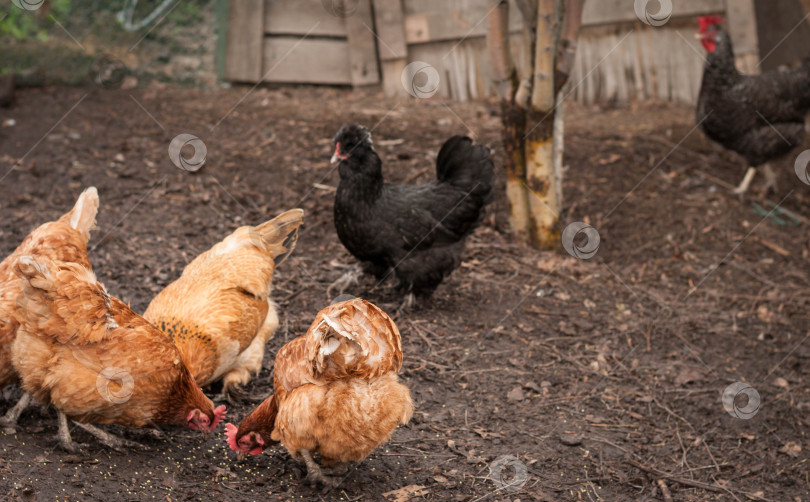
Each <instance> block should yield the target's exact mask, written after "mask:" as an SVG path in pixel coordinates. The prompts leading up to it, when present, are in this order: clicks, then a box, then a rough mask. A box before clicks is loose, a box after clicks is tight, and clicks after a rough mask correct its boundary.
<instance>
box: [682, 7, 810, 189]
mask: <svg viewBox="0 0 810 502" xmlns="http://www.w3.org/2000/svg"><path fill="white" fill-rule="evenodd" d="M698 22H699V23H700V31H699V32H698V38H700V41H701V43H702V44H703V47H704V48H705V49H706V51H707V53H708V54H707V55H706V66H705V68H704V70H703V82H702V84H701V88H700V97H699V98H698V106H697V120H698V122H699V123H700V124H701V127H702V128H703V132H705V133H706V136H708V137H709V138H711V139H712V140H714V141H716V142H717V143H720V144H721V145H722V146H723V147H725V148H728V149H729V150H734V151H735V152H737V153H739V154H740V155H742V156H743V157H745V159H746V160H747V161H748V165H749V166H750V167H749V169H748V171H747V172H746V174H745V178H744V179H743V181H742V183H740V185H739V186H738V187H737V189H735V193H739V194H742V193H745V191H746V190H747V189H748V186H749V185H750V183H751V179H752V177H753V176H754V173H755V172H756V171H755V169H754V168H755V167H756V166H760V165H762V166H763V168H764V170H765V175H766V177H767V186H766V190H767V189H769V188H772V187H774V186H775V182H776V177H775V175H774V173H773V170H772V169H771V168H770V166H769V165H768V162H769V161H770V160H773V159H775V158H778V157H780V156H782V155H785V154H787V153H788V152H790V151H791V150H792V149H793V147H795V146H796V145H799V144H800V143H801V142H802V140H803V138H804V134H805V125H804V120H805V116H806V115H807V112H808V110H810V59H807V60H805V61H804V62H803V63H802V65H801V66H798V67H796V68H794V69H791V70H788V71H777V70H774V71H769V72H766V73H763V74H762V75H756V76H749V75H742V74H741V73H740V72H739V71H737V68H736V67H735V66H734V50H733V48H732V45H731V38H730V37H729V35H728V33H726V31H725V30H723V28H721V27H720V23H722V22H723V18H721V17H718V16H705V17H699V18H698Z"/></svg>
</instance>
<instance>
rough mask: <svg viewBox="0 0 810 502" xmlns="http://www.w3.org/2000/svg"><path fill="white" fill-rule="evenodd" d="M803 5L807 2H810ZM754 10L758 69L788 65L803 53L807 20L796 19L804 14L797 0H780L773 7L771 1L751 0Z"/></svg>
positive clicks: (808, 40)
mask: <svg viewBox="0 0 810 502" xmlns="http://www.w3.org/2000/svg"><path fill="white" fill-rule="evenodd" d="M807 5H808V6H810V2H807ZM754 12H755V13H756V14H755V16H756V20H757V37H758V39H759V40H758V46H759V54H760V57H761V59H762V63H761V64H760V67H761V69H762V71H767V70H772V69H775V68H778V67H779V66H781V65H790V64H793V63H796V62H797V61H801V60H802V59H804V58H805V57H807V55H808V47H810V24H808V23H801V22H800V21H799V20H800V19H803V18H805V16H806V13H805V10H804V7H803V6H802V4H801V2H799V1H798V0H780V2H779V8H778V9H775V8H774V6H773V2H772V1H765V0H755V1H754ZM807 13H810V11H807ZM807 19H808V20H810V17H808V18H807Z"/></svg>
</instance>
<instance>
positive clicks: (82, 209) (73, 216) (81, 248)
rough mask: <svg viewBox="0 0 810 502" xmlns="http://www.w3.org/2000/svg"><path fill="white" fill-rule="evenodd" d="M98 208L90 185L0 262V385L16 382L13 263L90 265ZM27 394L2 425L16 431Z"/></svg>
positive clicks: (17, 288) (17, 286)
mask: <svg viewBox="0 0 810 502" xmlns="http://www.w3.org/2000/svg"><path fill="white" fill-rule="evenodd" d="M97 212H98V192H97V191H96V189H95V187H89V188H87V189H86V190H85V191H84V192H82V194H81V195H79V198H78V200H77V201H76V204H75V205H74V206H73V209H71V210H70V211H68V212H67V213H66V214H64V215H63V216H62V217H61V218H59V219H58V220H56V221H51V222H48V223H45V224H43V225H41V226H39V227H38V228H36V229H35V230H34V231H33V232H31V233H30V234H28V236H27V237H26V238H25V239H23V241H22V243H21V244H20V245H19V246H18V247H17V249H15V250H14V252H13V253H11V254H10V255H9V256H8V257H7V258H6V259H5V260H3V262H2V263H0V389H2V388H3V387H5V386H7V385H11V384H14V383H17V381H18V380H19V378H18V376H17V372H16V371H15V370H14V367H13V366H12V364H11V344H12V342H13V341H14V338H15V337H16V336H17V326H18V324H17V321H15V320H14V316H13V313H14V311H15V310H16V309H17V297H18V296H19V295H20V292H21V291H22V284H21V283H20V280H19V279H18V278H17V276H16V275H14V270H13V265H14V263H15V262H16V261H17V259H18V258H19V257H20V256H23V255H35V256H44V257H47V258H50V259H52V260H59V261H64V262H73V263H78V264H80V265H82V266H84V267H86V268H88V269H90V259H89V257H88V256H87V240H88V239H89V237H90V230H91V229H92V228H94V227H95V224H96V213H97ZM29 400H30V398H29V396H28V394H25V395H23V397H22V398H21V399H20V401H19V402H18V403H17V405H16V406H14V407H13V408H11V409H10V410H8V413H6V415H5V416H4V417H2V418H0V425H2V426H3V427H4V430H5V431H6V432H8V433H14V431H15V427H16V425H17V419H18V418H19V417H20V413H22V411H23V410H24V409H25V408H26V407H27V406H28V403H29Z"/></svg>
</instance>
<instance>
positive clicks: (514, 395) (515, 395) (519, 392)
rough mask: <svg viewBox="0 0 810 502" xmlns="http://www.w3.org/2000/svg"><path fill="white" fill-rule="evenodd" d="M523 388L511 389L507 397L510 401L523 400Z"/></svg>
mask: <svg viewBox="0 0 810 502" xmlns="http://www.w3.org/2000/svg"><path fill="white" fill-rule="evenodd" d="M524 397H525V396H524V395H523V389H521V388H520V387H515V388H514V389H512V390H510V391H509V393H508V394H506V399H508V400H510V401H523V398H524Z"/></svg>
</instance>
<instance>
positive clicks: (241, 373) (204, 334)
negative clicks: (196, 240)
mask: <svg viewBox="0 0 810 502" xmlns="http://www.w3.org/2000/svg"><path fill="white" fill-rule="evenodd" d="M303 216H304V211H302V210H301V209H291V210H289V211H287V212H285V213H283V214H281V215H279V216H278V217H276V218H274V219H272V220H270V221H267V222H265V223H262V224H261V225H258V226H255V227H249V226H245V227H241V228H238V229H237V230H236V231H235V232H233V233H232V234H231V235H229V236H228V237H226V238H225V239H224V240H223V241H222V242H220V243H218V244H217V245H215V246H214V247H212V248H211V249H210V250H208V251H206V252H205V253H203V254H201V255H200V256H198V257H197V258H195V259H194V261H192V262H191V263H189V264H188V266H186V268H185V269H184V270H183V274H182V275H181V276H180V278H179V279H177V280H176V281H174V282H173V283H171V284H169V285H168V286H166V288H165V289H164V290H163V291H161V292H160V293H159V294H158V295H157V296H156V297H155V298H154V299H153V300H152V302H151V303H150V304H149V307H148V308H147V309H146V312H145V313H144V317H145V318H146V319H147V320H149V321H150V322H152V323H153V324H154V325H155V326H157V327H159V328H160V329H162V330H163V331H164V332H166V333H168V334H169V335H170V336H171V337H172V339H173V340H174V343H175V344H176V345H177V348H178V349H180V353H181V354H182V356H183V361H184V362H185V363H186V365H187V366H188V368H189V369H190V370H191V373H192V374H193V375H194V379H195V380H196V381H197V383H198V384H199V385H200V386H206V385H208V384H210V383H212V382H215V381H217V380H219V379H222V380H223V386H222V390H223V394H224V395H225V396H226V397H227V398H228V400H230V401H233V400H234V399H235V398H239V397H242V392H241V388H242V386H244V385H245V384H247V383H248V382H249V381H250V377H251V375H255V374H257V373H258V372H259V370H260V369H261V365H262V359H263V358H264V347H265V345H266V343H267V340H269V339H270V337H272V336H273V333H275V331H276V328H278V314H277V312H276V305H275V303H274V302H272V301H271V300H270V292H271V290H272V281H273V273H274V271H275V268H276V265H278V264H279V263H281V262H282V261H283V260H284V259H285V258H286V257H287V256H288V255H289V254H290V253H291V252H292V251H293V249H294V248H295V243H296V241H297V239H298V227H300V226H301V224H302V223H303Z"/></svg>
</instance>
